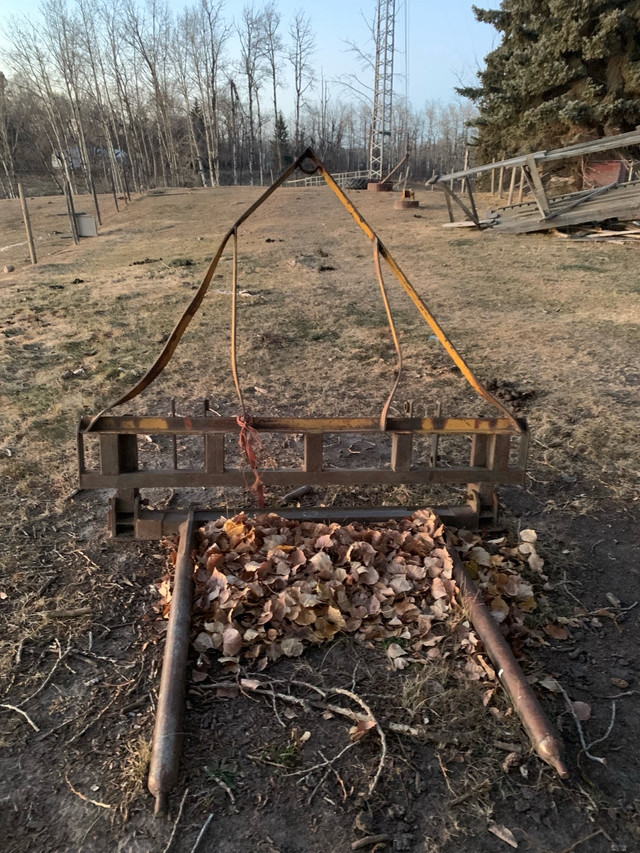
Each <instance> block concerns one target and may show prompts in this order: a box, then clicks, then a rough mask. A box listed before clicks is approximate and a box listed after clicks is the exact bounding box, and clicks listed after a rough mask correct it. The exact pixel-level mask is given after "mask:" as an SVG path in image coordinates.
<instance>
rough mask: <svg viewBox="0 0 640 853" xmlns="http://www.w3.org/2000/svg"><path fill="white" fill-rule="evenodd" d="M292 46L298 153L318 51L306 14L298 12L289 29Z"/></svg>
mask: <svg viewBox="0 0 640 853" xmlns="http://www.w3.org/2000/svg"><path fill="white" fill-rule="evenodd" d="M289 35H290V36H291V39H292V44H291V46H290V49H289V55H288V59H289V62H290V63H291V65H292V67H293V85H294V90H295V96H296V97H295V123H294V131H293V139H294V143H295V148H296V149H297V151H298V152H300V151H301V149H302V144H303V139H302V133H301V130H300V127H301V125H300V115H301V111H302V106H303V104H304V96H305V94H306V93H307V92H308V91H309V89H310V88H311V87H312V86H313V83H314V81H315V74H314V71H313V68H312V67H311V57H312V56H313V54H314V53H315V50H316V40H315V36H314V34H313V30H312V29H311V19H310V18H309V17H308V16H307V15H305V13H304V12H296V14H295V17H294V19H293V21H292V23H291V26H290V27H289Z"/></svg>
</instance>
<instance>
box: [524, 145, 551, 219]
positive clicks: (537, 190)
mask: <svg viewBox="0 0 640 853" xmlns="http://www.w3.org/2000/svg"><path fill="white" fill-rule="evenodd" d="M525 169H526V171H525V175H526V177H527V181H528V182H529V186H530V187H531V192H532V193H533V195H534V197H535V200H536V203H537V205H538V207H539V208H540V212H541V213H542V215H543V216H547V215H548V214H549V211H550V208H549V199H548V198H547V193H546V192H545V189H544V187H543V185H542V179H541V177H540V172H538V167H537V165H536V161H535V159H534V157H533V154H529V156H528V157H527V165H526V167H525Z"/></svg>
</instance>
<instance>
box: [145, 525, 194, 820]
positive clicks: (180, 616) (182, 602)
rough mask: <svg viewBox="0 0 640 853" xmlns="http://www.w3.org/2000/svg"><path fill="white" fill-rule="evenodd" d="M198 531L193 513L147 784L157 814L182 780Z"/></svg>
mask: <svg viewBox="0 0 640 853" xmlns="http://www.w3.org/2000/svg"><path fill="white" fill-rule="evenodd" d="M194 532H195V524H194V516H193V512H190V513H189V515H188V517H187V520H186V521H185V522H183V524H181V525H180V545H179V547H178V559H177V562H176V571H175V579H174V585H173V595H172V597H171V614H170V616H169V627H168V629H167V638H166V644H165V649H164V659H163V662H162V677H161V679H160V693H159V695H158V709H157V711H156V724H155V728H154V730H153V746H152V752H151V766H150V768H149V779H148V783H147V784H148V788H149V791H150V792H151V793H152V794H153V795H154V797H155V798H156V804H155V814H156V815H161V814H165V813H166V811H167V801H168V796H169V792H170V791H171V790H172V789H173V787H174V786H175V784H176V782H177V781H178V770H179V765H180V752H181V747H182V717H183V713H184V693H185V687H186V683H187V655H188V652H189V632H190V629H191V606H192V600H193V579H192V575H193V564H192V560H191V554H192V552H193V549H194V548H195V537H194Z"/></svg>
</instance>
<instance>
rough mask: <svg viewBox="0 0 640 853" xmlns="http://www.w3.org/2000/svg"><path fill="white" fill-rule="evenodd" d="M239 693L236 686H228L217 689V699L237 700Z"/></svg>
mask: <svg viewBox="0 0 640 853" xmlns="http://www.w3.org/2000/svg"><path fill="white" fill-rule="evenodd" d="M239 692H240V691H239V690H238V687H237V686H236V685H235V684H228V685H224V686H223V687H218V688H217V689H216V697H217V698H218V699H235V698H236V697H237V695H238V693H239Z"/></svg>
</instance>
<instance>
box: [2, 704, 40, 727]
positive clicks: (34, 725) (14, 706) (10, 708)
mask: <svg viewBox="0 0 640 853" xmlns="http://www.w3.org/2000/svg"><path fill="white" fill-rule="evenodd" d="M0 708H7V709H8V710H9V711H15V712H16V713H17V714H22V716H23V717H24V718H25V720H26V721H27V722H28V723H29V725H30V726H31V728H32V729H33V730H34V732H39V731H40V729H39V728H38V727H37V726H36V724H35V723H34V722H33V720H32V719H31V717H30V716H29V715H28V714H27V712H26V711H23V710H22V709H21V708H18V707H17V706H16V705H5V704H4V703H3V704H1V705H0Z"/></svg>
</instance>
